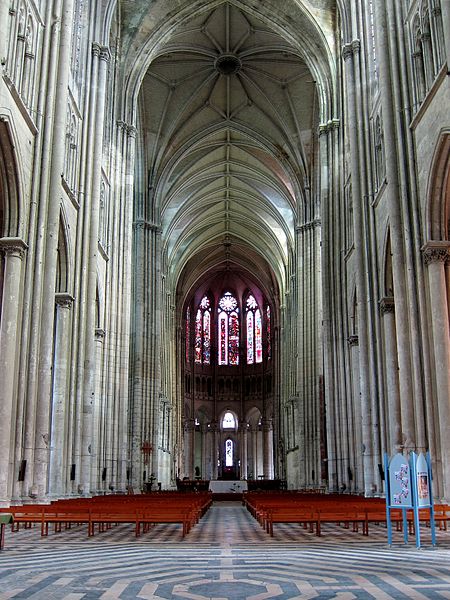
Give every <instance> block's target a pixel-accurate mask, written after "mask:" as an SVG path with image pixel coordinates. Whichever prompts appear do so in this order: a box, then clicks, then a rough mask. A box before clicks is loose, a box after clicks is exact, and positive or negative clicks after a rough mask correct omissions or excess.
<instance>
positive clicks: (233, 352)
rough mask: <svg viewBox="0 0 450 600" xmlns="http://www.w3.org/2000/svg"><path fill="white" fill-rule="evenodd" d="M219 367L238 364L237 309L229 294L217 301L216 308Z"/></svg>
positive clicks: (235, 301) (231, 295)
mask: <svg viewBox="0 0 450 600" xmlns="http://www.w3.org/2000/svg"><path fill="white" fill-rule="evenodd" d="M217 310H218V347H219V365H238V364H239V307H238V305H237V300H236V298H235V297H234V296H233V294H231V292H225V294H224V295H223V296H222V297H221V298H220V300H219V306H218V309H217Z"/></svg>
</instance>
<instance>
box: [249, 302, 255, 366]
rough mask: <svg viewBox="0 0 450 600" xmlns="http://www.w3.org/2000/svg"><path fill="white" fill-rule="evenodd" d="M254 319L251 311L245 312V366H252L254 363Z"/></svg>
mask: <svg viewBox="0 0 450 600" xmlns="http://www.w3.org/2000/svg"><path fill="white" fill-rule="evenodd" d="M253 331H254V319H253V313H252V312H251V311H249V312H247V364H248V365H252V364H253V363H254V362H255V356H254V345H253Z"/></svg>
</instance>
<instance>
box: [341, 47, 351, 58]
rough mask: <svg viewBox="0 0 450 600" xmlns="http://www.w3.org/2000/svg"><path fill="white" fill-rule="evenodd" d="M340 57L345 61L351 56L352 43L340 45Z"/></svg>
mask: <svg viewBox="0 0 450 600" xmlns="http://www.w3.org/2000/svg"><path fill="white" fill-rule="evenodd" d="M342 58H343V59H344V60H345V61H347V60H349V59H350V58H353V46H352V44H344V45H343V46H342Z"/></svg>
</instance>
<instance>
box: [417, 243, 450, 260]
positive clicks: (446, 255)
mask: <svg viewBox="0 0 450 600" xmlns="http://www.w3.org/2000/svg"><path fill="white" fill-rule="evenodd" d="M421 251H422V255H423V260H424V262H425V264H426V265H429V264H430V263H433V262H443V263H446V262H447V261H449V260H450V242H447V241H430V242H426V244H424V245H423V246H422V248H421Z"/></svg>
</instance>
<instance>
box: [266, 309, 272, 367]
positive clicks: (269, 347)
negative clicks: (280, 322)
mask: <svg viewBox="0 0 450 600" xmlns="http://www.w3.org/2000/svg"><path fill="white" fill-rule="evenodd" d="M271 329H272V328H271V323H270V306H267V308H266V339H267V358H268V359H269V360H270V359H271V358H272V342H271V340H272V331H271Z"/></svg>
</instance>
